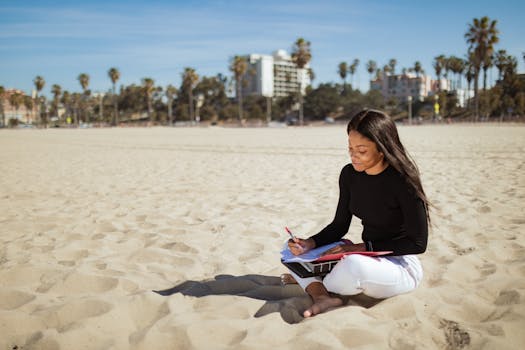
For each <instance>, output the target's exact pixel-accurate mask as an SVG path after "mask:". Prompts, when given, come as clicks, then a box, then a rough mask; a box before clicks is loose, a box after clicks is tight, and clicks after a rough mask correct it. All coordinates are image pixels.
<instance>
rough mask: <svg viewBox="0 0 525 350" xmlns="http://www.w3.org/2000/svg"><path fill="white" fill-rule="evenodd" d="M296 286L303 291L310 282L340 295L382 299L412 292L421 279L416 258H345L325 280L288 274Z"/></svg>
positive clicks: (353, 256) (420, 271) (359, 256)
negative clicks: (293, 279)
mask: <svg viewBox="0 0 525 350" xmlns="http://www.w3.org/2000/svg"><path fill="white" fill-rule="evenodd" d="M290 273H291V274H292V276H293V277H294V278H295V280H296V281H297V282H298V283H299V285H300V286H301V287H302V288H303V289H306V287H308V285H309V284H310V283H312V282H322V283H323V285H324V286H325V288H326V289H327V290H328V291H329V292H331V293H336V294H340V295H355V294H359V293H364V294H365V295H368V296H370V297H373V298H377V299H384V298H389V297H392V296H394V295H398V294H403V293H407V292H410V291H412V290H414V289H415V288H416V287H417V286H418V285H419V283H420V282H421V280H422V278H423V269H422V268H421V263H420V262H419V259H418V258H417V257H416V256H415V255H403V256H389V257H369V256H364V255H359V254H352V255H347V256H346V257H344V258H343V259H342V260H341V261H340V262H339V263H337V265H336V266H335V267H334V268H333V269H332V271H331V272H330V273H329V274H328V275H326V276H325V277H324V279H322V278H320V277H308V278H301V277H299V276H297V275H296V274H295V273H294V272H293V271H290Z"/></svg>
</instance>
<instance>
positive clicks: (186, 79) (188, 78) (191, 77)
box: [182, 67, 199, 121]
mask: <svg viewBox="0 0 525 350" xmlns="http://www.w3.org/2000/svg"><path fill="white" fill-rule="evenodd" d="M198 81H199V76H198V75H197V73H196V72H195V69H193V68H190V67H186V68H184V73H183V74H182V85H183V86H184V89H185V90H188V100H189V101H188V102H189V107H190V120H191V121H195V116H194V112H193V109H194V108H193V89H194V88H195V85H196V84H197V82H198Z"/></svg>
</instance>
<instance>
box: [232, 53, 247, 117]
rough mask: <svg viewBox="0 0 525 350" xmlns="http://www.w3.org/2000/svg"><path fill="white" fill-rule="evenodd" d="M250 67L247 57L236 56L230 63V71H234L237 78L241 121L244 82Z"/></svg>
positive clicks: (236, 85) (236, 86)
mask: <svg viewBox="0 0 525 350" xmlns="http://www.w3.org/2000/svg"><path fill="white" fill-rule="evenodd" d="M247 69H248V62H246V58H244V57H241V56H235V57H233V59H232V60H231V63H230V71H232V72H233V76H234V78H235V88H236V92H237V103H238V107H239V123H240V122H242V109H243V108H242V83H243V78H244V75H245V74H246V70H247Z"/></svg>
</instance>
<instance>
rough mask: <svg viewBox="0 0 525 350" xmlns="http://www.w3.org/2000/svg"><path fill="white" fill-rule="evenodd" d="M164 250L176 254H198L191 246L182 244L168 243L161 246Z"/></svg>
mask: <svg viewBox="0 0 525 350" xmlns="http://www.w3.org/2000/svg"><path fill="white" fill-rule="evenodd" d="M160 247H161V248H162V249H167V250H171V251H176V252H183V253H189V254H196V253H197V249H195V248H192V247H190V246H189V245H187V244H185V243H181V242H172V243H166V244H163V245H161V246H160Z"/></svg>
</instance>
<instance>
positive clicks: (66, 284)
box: [51, 273, 118, 295]
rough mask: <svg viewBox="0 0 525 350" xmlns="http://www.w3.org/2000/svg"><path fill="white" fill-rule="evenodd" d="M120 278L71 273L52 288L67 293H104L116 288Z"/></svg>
mask: <svg viewBox="0 0 525 350" xmlns="http://www.w3.org/2000/svg"><path fill="white" fill-rule="evenodd" d="M117 284H118V279H116V278H112V277H103V276H94V275H84V274H80V273H72V274H70V275H69V276H68V277H67V278H66V279H65V280H64V281H63V282H59V283H56V284H55V285H54V286H53V287H52V288H51V290H52V291H53V292H55V293H63V294H65V295H72V294H83V293H85V294H91V293H104V292H107V291H109V290H112V289H114V288H115V287H116V286H117Z"/></svg>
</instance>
